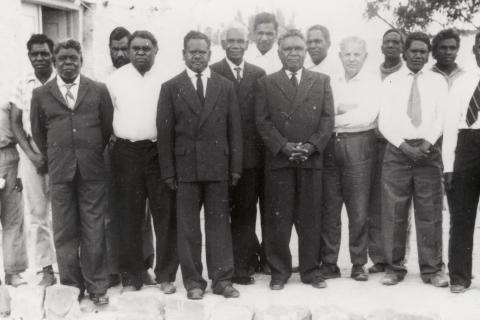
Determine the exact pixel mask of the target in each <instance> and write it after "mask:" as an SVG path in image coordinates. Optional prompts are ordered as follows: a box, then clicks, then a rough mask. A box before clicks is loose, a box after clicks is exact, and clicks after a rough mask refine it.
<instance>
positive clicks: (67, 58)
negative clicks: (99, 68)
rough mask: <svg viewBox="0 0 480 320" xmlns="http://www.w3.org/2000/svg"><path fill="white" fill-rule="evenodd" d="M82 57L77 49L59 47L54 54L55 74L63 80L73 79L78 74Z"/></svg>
mask: <svg viewBox="0 0 480 320" xmlns="http://www.w3.org/2000/svg"><path fill="white" fill-rule="evenodd" d="M82 63H83V59H82V56H81V54H80V53H78V52H77V50H75V49H72V48H68V49H64V48H62V49H60V51H58V53H57V54H56V55H55V67H56V68H57V74H58V75H59V76H60V77H61V78H62V79H63V80H64V81H68V80H72V81H73V80H74V79H75V78H76V77H77V76H78V75H79V74H80V68H81V67H82Z"/></svg>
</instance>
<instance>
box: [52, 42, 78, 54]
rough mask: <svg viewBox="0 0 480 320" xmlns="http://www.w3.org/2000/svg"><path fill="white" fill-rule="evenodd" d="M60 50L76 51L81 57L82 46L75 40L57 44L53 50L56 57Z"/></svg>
mask: <svg viewBox="0 0 480 320" xmlns="http://www.w3.org/2000/svg"><path fill="white" fill-rule="evenodd" d="M61 49H73V50H75V51H77V52H78V53H79V54H80V55H82V46H81V45H80V42H78V41H77V40H73V39H69V40H65V41H61V42H59V43H57V45H56V46H55V49H54V50H53V53H54V54H55V55H56V54H58V52H59V51H60V50H61Z"/></svg>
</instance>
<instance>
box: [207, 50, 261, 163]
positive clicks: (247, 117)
mask: <svg viewBox="0 0 480 320" xmlns="http://www.w3.org/2000/svg"><path fill="white" fill-rule="evenodd" d="M210 68H211V69H212V70H213V71H215V72H217V73H219V74H220V75H222V76H223V77H225V78H227V79H228V80H230V81H232V83H233V87H234V88H235V92H236V94H237V99H238V106H239V108H240V114H241V116H242V132H243V168H245V169H251V168H262V167H263V161H264V152H265V151H264V147H263V141H262V139H261V138H260V135H259V134H258V131H257V128H256V127H255V87H256V83H257V80H258V79H260V78H261V77H263V76H265V71H264V70H263V69H261V68H259V67H257V66H254V65H253V64H250V63H247V62H245V64H244V70H243V78H242V81H240V83H238V81H237V79H236V76H235V75H234V74H233V73H232V70H231V69H230V66H229V65H228V63H227V61H226V60H225V59H223V60H221V61H219V62H217V63H215V64H212V65H211V66H210Z"/></svg>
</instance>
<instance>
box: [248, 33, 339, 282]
mask: <svg viewBox="0 0 480 320" xmlns="http://www.w3.org/2000/svg"><path fill="white" fill-rule="evenodd" d="M278 43H279V49H278V54H279V56H280V60H282V63H283V69H282V70H280V71H278V72H276V73H273V74H271V75H268V76H267V77H265V78H262V79H261V80H260V81H259V89H258V91H257V95H256V105H255V113H256V124H257V128H258V131H259V133H260V135H261V137H262V139H263V141H264V143H265V146H266V149H267V152H266V162H265V206H266V210H265V211H266V212H265V224H266V230H265V231H266V237H265V241H266V242H265V249H266V255H267V261H268V263H269V265H270V267H271V269H272V280H271V282H270V289H272V290H281V289H283V286H284V284H285V283H286V282H287V280H288V278H289V277H290V275H291V268H292V256H291V254H290V248H289V243H290V236H291V232H292V225H295V228H296V230H297V233H298V235H299V237H298V238H299V262H300V277H301V280H302V282H304V283H309V284H311V285H312V286H313V287H315V288H325V287H326V283H325V281H324V279H323V278H322V276H321V274H320V270H319V268H318V264H319V252H320V224H321V198H320V197H319V194H321V190H322V171H321V169H322V162H323V160H322V152H323V150H324V148H325V146H326V145H327V142H328V140H329V138H330V136H331V135H332V129H333V99H332V92H331V88H330V84H329V77H328V76H326V75H323V74H320V73H316V72H311V71H308V70H306V69H304V68H303V62H304V60H305V54H306V44H305V38H304V37H303V35H302V33H301V32H300V31H298V30H288V31H287V32H286V33H285V34H284V35H283V36H282V37H280V38H279V41H278Z"/></svg>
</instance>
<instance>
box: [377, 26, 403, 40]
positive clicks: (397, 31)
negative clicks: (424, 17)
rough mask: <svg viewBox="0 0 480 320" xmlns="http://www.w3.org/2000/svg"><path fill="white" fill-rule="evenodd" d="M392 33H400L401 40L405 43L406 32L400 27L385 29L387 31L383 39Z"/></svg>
mask: <svg viewBox="0 0 480 320" xmlns="http://www.w3.org/2000/svg"><path fill="white" fill-rule="evenodd" d="M390 33H396V34H398V35H399V36H400V42H401V43H402V44H403V43H405V34H404V33H403V31H401V30H400V29H395V28H391V29H388V30H387V31H385V33H384V34H383V36H382V40H383V39H384V38H385V37H386V36H387V34H390Z"/></svg>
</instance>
